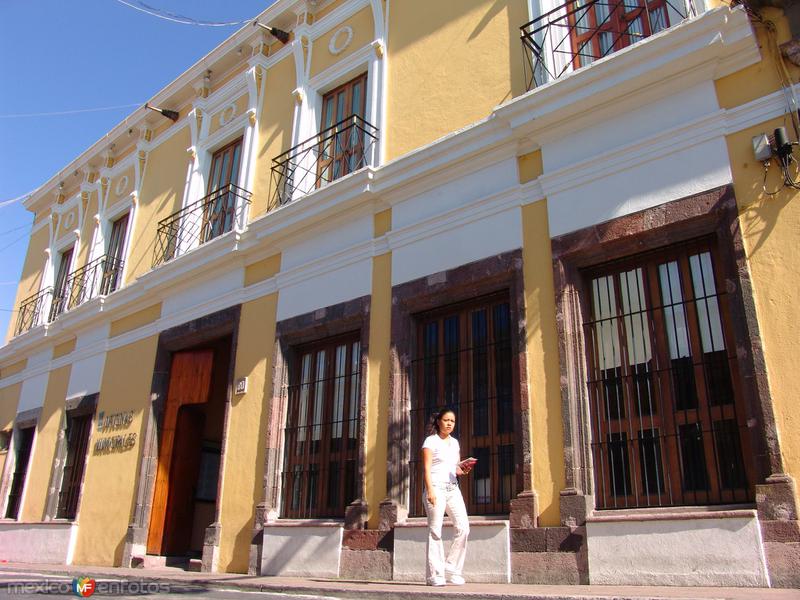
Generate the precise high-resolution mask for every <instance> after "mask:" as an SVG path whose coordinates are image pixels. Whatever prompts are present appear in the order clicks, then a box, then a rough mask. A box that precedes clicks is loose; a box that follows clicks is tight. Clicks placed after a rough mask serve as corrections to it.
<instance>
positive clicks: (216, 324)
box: [122, 305, 241, 572]
mask: <svg viewBox="0 0 800 600" xmlns="http://www.w3.org/2000/svg"><path fill="white" fill-rule="evenodd" d="M240 314H241V306H239V305H236V306H232V307H230V308H226V309H224V310H221V311H218V312H216V313H212V314H210V315H205V316H203V317H200V318H198V319H194V320H193V321H189V322H188V323H184V324H182V325H177V326H175V327H171V328H170V329H166V330H164V331H162V332H161V333H160V334H159V336H158V347H157V350H156V358H155V364H154V366H153V379H152V383H151V387H150V408H149V414H148V415H147V423H146V425H145V431H144V434H143V436H142V460H141V462H140V465H139V473H138V477H137V478H136V489H135V495H136V505H135V508H134V512H133V518H132V520H131V523H130V524H129V525H128V532H127V534H126V536H125V544H124V548H123V555H122V566H124V567H130V566H139V565H138V560H139V558H141V557H143V555H144V552H142V551H141V550H142V548H144V549H145V551H146V548H147V535H148V530H149V528H150V510H151V508H152V504H153V494H154V492H155V480H156V468H157V466H158V449H159V444H158V442H159V438H158V431H159V430H160V429H161V427H162V421H163V418H164V408H165V405H166V400H167V391H168V387H169V371H170V364H171V362H172V354H173V353H175V352H179V351H181V350H189V349H191V348H193V347H195V346H198V345H200V344H204V343H208V342H212V341H214V340H218V339H220V338H223V337H225V336H231V357H230V362H229V365H228V393H227V396H226V398H225V420H224V423H223V425H222V444H221V447H222V455H221V456H220V465H222V464H224V460H225V442H226V438H227V435H228V419H229V417H230V415H229V411H228V409H229V408H230V403H231V390H232V389H233V376H234V367H235V363H236V358H235V357H236V344H237V337H238V332H239V316H240ZM217 485H218V486H221V485H222V477H220V478H219V481H218V483H217ZM219 492H220V490H219V489H217V496H218V497H219V496H220V494H219ZM220 507H221V505H220V504H219V503H217V507H216V513H215V515H214V522H213V523H212V524H211V525H209V526H208V527H207V528H206V533H205V540H204V543H203V561H202V562H203V565H202V568H203V571H205V572H212V571H214V570H215V567H216V562H217V558H218V555H219V540H220V524H219V516H220Z"/></svg>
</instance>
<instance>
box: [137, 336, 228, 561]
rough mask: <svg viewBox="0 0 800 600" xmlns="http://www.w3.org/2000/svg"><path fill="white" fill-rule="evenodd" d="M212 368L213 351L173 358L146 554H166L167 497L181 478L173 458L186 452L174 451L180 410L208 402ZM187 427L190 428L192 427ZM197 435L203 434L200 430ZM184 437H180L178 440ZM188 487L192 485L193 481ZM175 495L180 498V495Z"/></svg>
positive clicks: (190, 352) (184, 354) (171, 534)
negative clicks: (173, 467) (173, 465)
mask: <svg viewBox="0 0 800 600" xmlns="http://www.w3.org/2000/svg"><path fill="white" fill-rule="evenodd" d="M213 364H214V351H213V350H195V351H187V352H177V353H175V354H174V355H173V357H172V367H171V368H170V375H169V389H168V392H167V402H166V406H165V407H164V418H163V420H162V426H161V435H160V438H161V440H160V444H159V450H158V466H157V468H156V482H155V490H154V492H153V506H152V509H151V511H150V528H149V531H148V536H147V553H148V554H162V553H163V552H164V550H165V547H164V538H165V536H164V532H165V524H166V522H167V520H168V517H169V515H168V511H167V508H168V504H169V502H170V496H171V495H172V494H173V491H172V488H173V487H175V489H176V490H178V487H177V486H179V484H178V483H177V481H178V480H180V479H182V478H184V474H183V473H182V471H181V468H180V466H181V465H180V463H179V461H180V457H177V456H176V455H177V454H181V456H183V454H185V448H179V449H180V452H177V451H176V430H177V429H178V416H179V411H180V408H181V407H182V406H187V405H193V404H204V403H206V402H208V397H209V393H210V391H211V369H212V367H213ZM189 426H190V428H191V423H190V424H189ZM200 431H201V432H202V429H201V430H200ZM183 437H184V436H183V435H181V438H183ZM198 437H199V436H198ZM176 459H177V460H176ZM173 462H174V463H175V465H176V467H175V469H172V464H173ZM191 483H192V484H193V483H194V481H192V482H191ZM181 489H182V488H181ZM175 493H178V495H180V493H181V492H179V491H178V492H175ZM176 501H177V500H176ZM170 538H171V539H170V540H169V541H172V539H174V531H173V529H172V527H171V526H170ZM187 542H188V540H187Z"/></svg>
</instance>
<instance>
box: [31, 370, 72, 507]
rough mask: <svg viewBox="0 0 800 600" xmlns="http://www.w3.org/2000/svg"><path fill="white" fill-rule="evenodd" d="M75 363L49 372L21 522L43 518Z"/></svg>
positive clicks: (37, 425)
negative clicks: (65, 402)
mask: <svg viewBox="0 0 800 600" xmlns="http://www.w3.org/2000/svg"><path fill="white" fill-rule="evenodd" d="M71 371H72V365H67V366H65V367H61V368H60V369H56V370H54V371H51V372H50V376H49V377H48V379H47V391H46V392H45V395H44V404H43V405H42V413H41V415H40V417H39V422H38V423H37V424H36V440H35V442H34V445H33V454H32V455H31V459H30V465H29V466H28V477H27V483H26V485H25V487H26V491H25V503H24V504H23V506H22V509H21V512H20V520H21V521H27V522H31V521H41V520H43V519H44V511H45V505H46V503H47V489H48V487H49V486H50V477H51V475H52V473H53V459H54V458H55V456H56V444H57V443H58V433H59V431H61V428H62V424H63V419H64V401H65V400H66V398H67V386H68V385H69V375H70V372H71Z"/></svg>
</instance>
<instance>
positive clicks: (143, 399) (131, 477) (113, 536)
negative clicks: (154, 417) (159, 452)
mask: <svg viewBox="0 0 800 600" xmlns="http://www.w3.org/2000/svg"><path fill="white" fill-rule="evenodd" d="M157 345H158V336H152V337H149V338H145V339H143V340H140V341H138V342H135V343H133V344H128V345H127V346H123V347H121V348H115V349H113V350H110V351H109V352H108V354H107V355H106V364H105V368H104V369H103V379H102V382H101V384H100V399H99V401H98V405H97V412H98V413H100V412H105V413H106V414H114V413H118V412H126V411H131V410H132V411H134V417H133V423H131V425H130V426H129V427H128V428H127V429H122V430H118V431H116V432H115V433H117V434H121V433H125V434H127V433H136V445H135V446H134V447H133V448H132V449H130V450H127V451H124V452H114V453H110V454H99V455H98V454H95V453H94V448H93V446H94V442H95V441H96V440H98V439H99V438H101V437H103V436H104V435H105V434H103V433H98V431H97V430H96V429H94V428H93V430H92V438H91V444H92V445H91V446H90V448H89V460H88V462H87V464H86V472H85V474H84V483H83V494H82V497H81V505H80V509H79V514H78V521H79V523H80V528H79V529H78V540H77V544H76V547H75V557H74V561H73V562H74V563H75V564H77V565H89V564H90V565H101V566H111V565H119V564H120V563H121V561H122V550H123V546H124V542H125V533H126V531H127V529H128V525H129V524H130V521H131V517H132V515H133V508H134V504H135V502H136V480H137V478H138V475H139V462H140V458H141V453H142V435H143V432H144V428H145V418H146V416H147V414H148V406H149V404H150V386H151V383H152V379H153V366H154V364H155V356H156V348H157Z"/></svg>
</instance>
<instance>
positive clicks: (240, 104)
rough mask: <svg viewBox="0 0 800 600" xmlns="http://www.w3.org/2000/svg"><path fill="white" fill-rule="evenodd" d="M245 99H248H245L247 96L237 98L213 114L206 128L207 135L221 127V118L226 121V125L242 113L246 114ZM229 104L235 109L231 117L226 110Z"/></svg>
mask: <svg viewBox="0 0 800 600" xmlns="http://www.w3.org/2000/svg"><path fill="white" fill-rule="evenodd" d="M247 99H248V98H247V94H244V95H243V96H239V97H238V98H237V99H236V100H235V101H233V102H229V103H227V104H226V105H225V106H223V107H222V108H221V109H220V110H218V111H217V112H215V113H214V114H213V115H212V116H211V123H210V125H209V126H208V134H209V135H211V134H212V133H214V132H216V131H217V130H218V129H219V128H220V127H223V125H222V121H221V119H222V117H223V116H224V117H225V118H227V119H228V120H227V121H226V124H228V123H230V122H231V121H232V120H234V119H236V118H237V117H241V116H242V115H243V114H244V113H246V112H247ZM231 104H233V106H234V107H235V108H234V111H233V116H232V117H231V112H230V110H228V108H229V107H230V105H231Z"/></svg>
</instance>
